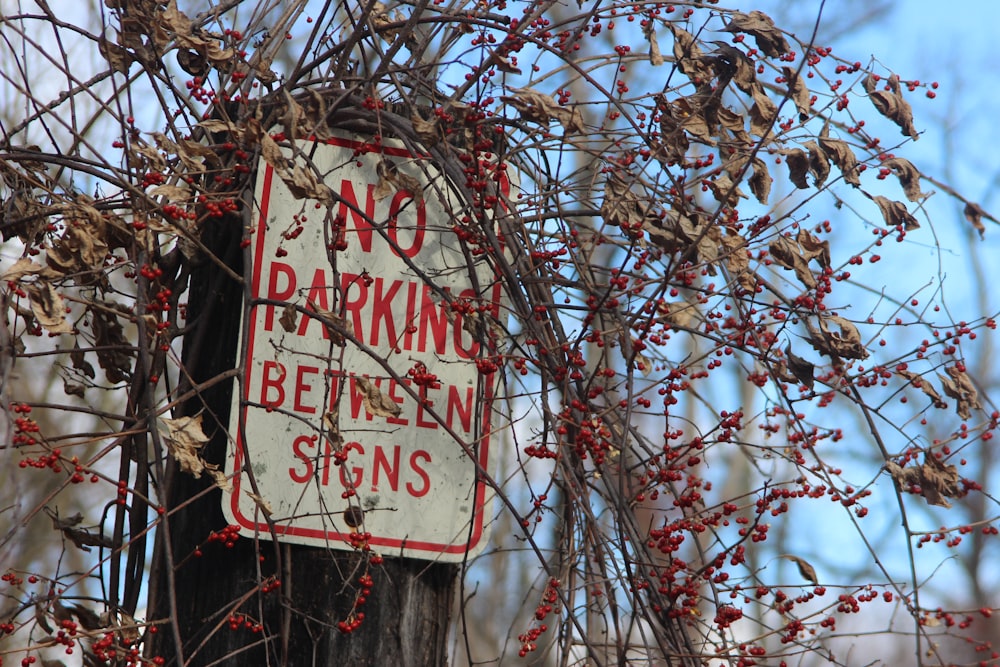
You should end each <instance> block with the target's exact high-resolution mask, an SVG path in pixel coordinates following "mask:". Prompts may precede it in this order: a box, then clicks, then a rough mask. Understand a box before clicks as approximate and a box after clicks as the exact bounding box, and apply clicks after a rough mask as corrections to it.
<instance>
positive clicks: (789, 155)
mask: <svg viewBox="0 0 1000 667" xmlns="http://www.w3.org/2000/svg"><path fill="white" fill-rule="evenodd" d="M782 154H783V155H784V156H785V164H786V165H787V166H788V178H789V179H790V180H791V181H792V183H793V184H795V187H797V188H799V189H801V190H806V189H808V188H809V183H808V182H807V181H806V174H808V173H809V156H808V155H807V154H806V152H805V151H804V150H802V149H801V148H791V149H787V150H783V151H782Z"/></svg>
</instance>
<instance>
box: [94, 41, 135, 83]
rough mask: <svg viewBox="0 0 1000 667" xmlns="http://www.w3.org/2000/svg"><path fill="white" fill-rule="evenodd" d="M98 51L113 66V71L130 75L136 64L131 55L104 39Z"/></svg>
mask: <svg viewBox="0 0 1000 667" xmlns="http://www.w3.org/2000/svg"><path fill="white" fill-rule="evenodd" d="M97 50H98V51H100V52H101V55H102V56H104V59H105V60H107V61H108V64H109V65H111V69H113V70H115V71H116V72H120V73H122V74H128V70H129V67H130V66H131V65H132V63H133V62H135V58H133V57H132V54H131V53H129V52H128V51H126V50H125V49H123V48H122V47H121V46H119V45H118V44H115V43H114V42H112V41H110V40H108V39H107V38H104V37H102V38H101V39H100V41H99V42H98V43H97Z"/></svg>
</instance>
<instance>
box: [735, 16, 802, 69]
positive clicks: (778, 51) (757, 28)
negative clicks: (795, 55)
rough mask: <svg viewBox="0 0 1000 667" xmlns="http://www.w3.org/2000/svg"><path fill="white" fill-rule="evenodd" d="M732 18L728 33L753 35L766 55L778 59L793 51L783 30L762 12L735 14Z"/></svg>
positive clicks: (758, 46)
mask: <svg viewBox="0 0 1000 667" xmlns="http://www.w3.org/2000/svg"><path fill="white" fill-rule="evenodd" d="M731 16H732V18H731V19H730V21H729V23H728V24H727V25H726V27H724V28H723V30H724V31H726V32H733V33H739V32H742V33H746V34H748V35H752V36H753V38H754V39H755V40H756V41H757V48H759V49H760V50H761V51H763V52H764V55H766V56H768V57H771V58H777V57H778V56H781V55H783V54H785V53H788V51H789V50H791V47H790V46H789V45H788V40H786V39H785V36H784V35H783V34H782V32H781V30H780V29H779V28H778V27H777V26H776V25H774V21H773V20H772V19H771V17H770V16H768V15H767V14H765V13H764V12H762V11H758V10H754V11H752V12H750V13H749V14H744V13H743V12H733V13H732V15H731Z"/></svg>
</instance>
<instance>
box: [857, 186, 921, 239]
mask: <svg viewBox="0 0 1000 667" xmlns="http://www.w3.org/2000/svg"><path fill="white" fill-rule="evenodd" d="M865 194H866V195H868V193H867V192H866V193H865ZM868 198H869V199H871V200H872V201H873V202H875V203H876V204H878V207H879V210H880V211H882V218H883V219H884V220H885V224H886V226H887V227H896V226H897V225H902V226H903V229H905V230H906V231H910V230H913V229H918V228H919V227H920V223H919V222H917V219H916V218H914V217H913V215H912V214H911V213H910V212H909V211H908V210H906V205H905V204H904V203H903V202H901V201H895V200H893V199H888V198H886V197H883V196H882V195H874V196H872V195H868Z"/></svg>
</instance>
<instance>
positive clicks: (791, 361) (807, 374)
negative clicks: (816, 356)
mask: <svg viewBox="0 0 1000 667" xmlns="http://www.w3.org/2000/svg"><path fill="white" fill-rule="evenodd" d="M785 357H787V359H788V370H790V371H791V372H792V375H794V376H795V379H796V380H798V381H799V382H800V383H802V384H804V385H805V386H807V387H809V388H810V389H812V388H813V383H815V381H816V378H815V375H814V373H815V370H816V367H815V366H814V365H813V364H812V362H809V361H806V360H805V359H803V358H802V357H800V356H798V355H797V354H795V353H794V352H792V344H791V343H789V344H788V347H786V348H785Z"/></svg>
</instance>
